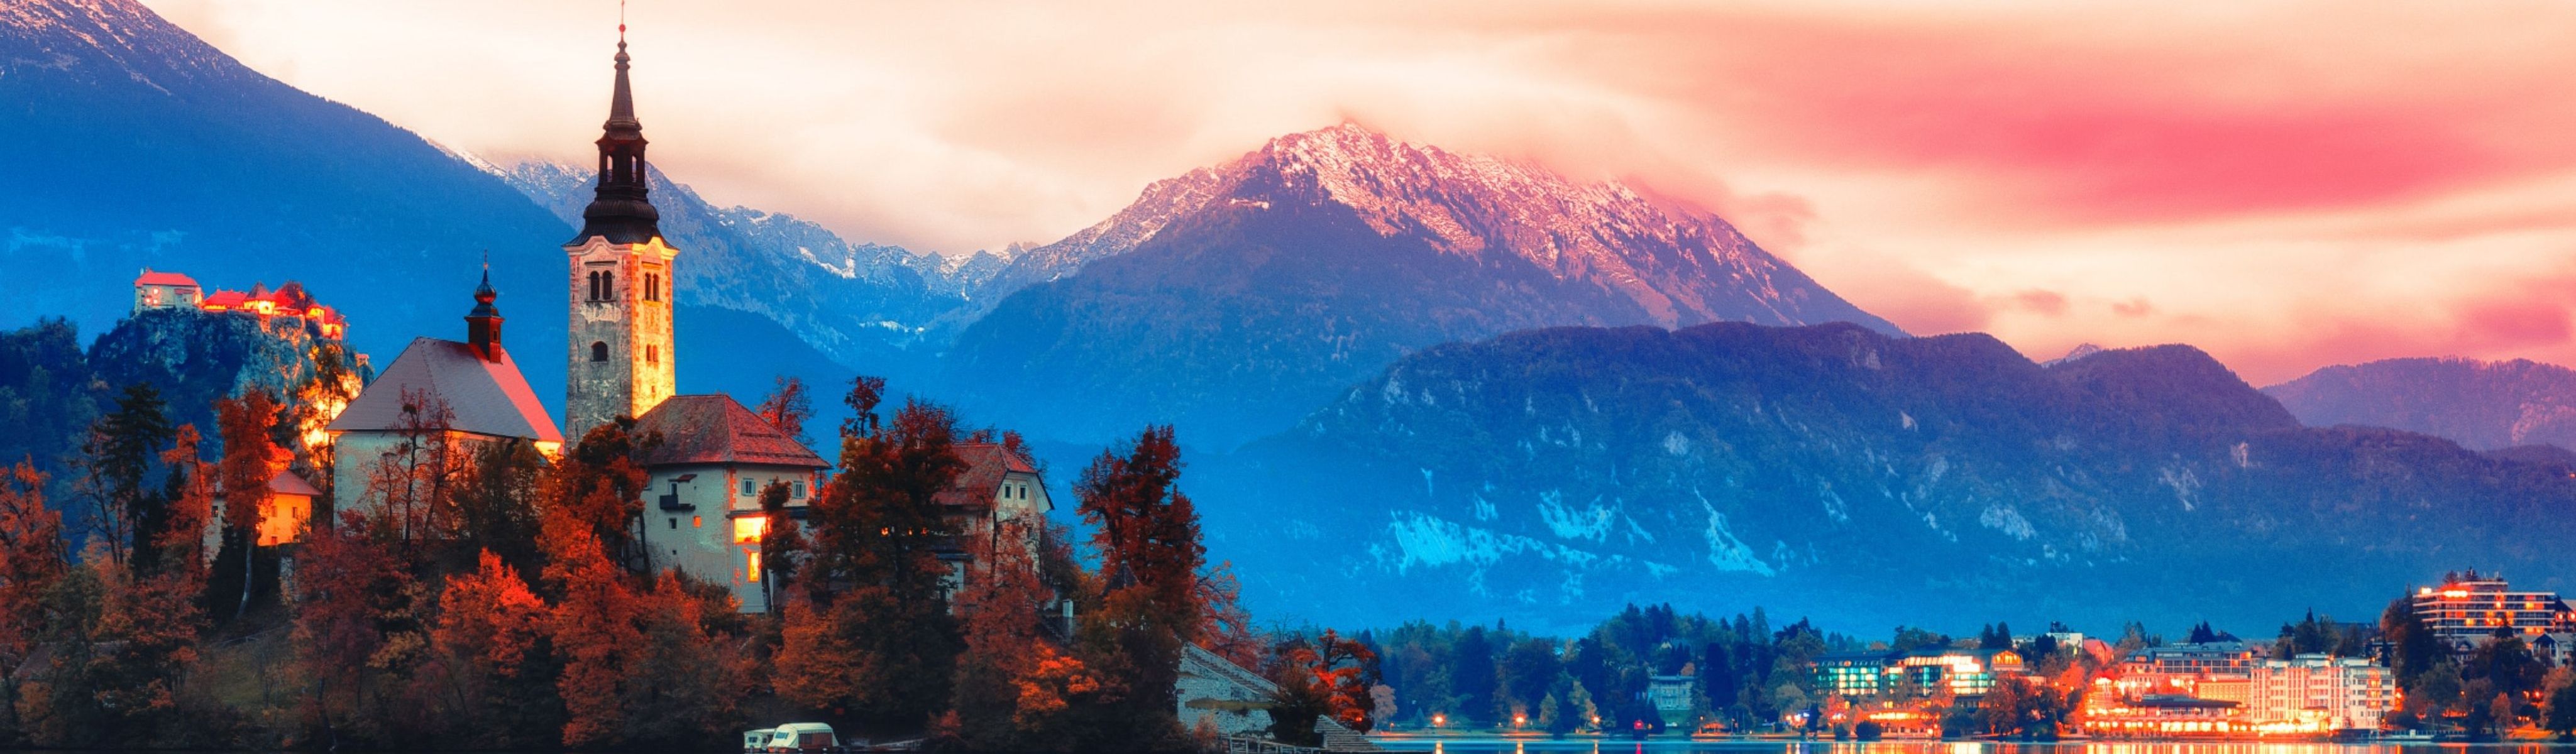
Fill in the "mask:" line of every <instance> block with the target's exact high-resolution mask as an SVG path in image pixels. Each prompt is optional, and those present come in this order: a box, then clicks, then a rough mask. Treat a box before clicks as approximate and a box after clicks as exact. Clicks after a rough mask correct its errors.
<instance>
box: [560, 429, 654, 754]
mask: <svg viewBox="0 0 2576 754" xmlns="http://www.w3.org/2000/svg"><path fill="white" fill-rule="evenodd" d="M615 426H617V425H615V424H604V425H601V428H600V429H595V430H593V431H592V432H591V434H590V437H591V438H599V437H602V431H603V430H607V429H608V428H610V427H615ZM584 444H585V445H587V444H590V443H588V442H587V441H585V442H584ZM613 461H614V459H612V462H613ZM600 489H606V488H605V487H597V488H593V489H592V493H593V494H597V493H598V490H600ZM586 513H596V510H594V509H591V508H588V507H586V506H585V507H559V508H555V509H553V510H550V511H548V513H547V516H546V522H545V543H546V549H547V556H548V558H549V562H548V563H547V565H546V570H545V578H546V581H547V583H548V585H549V586H551V587H552V588H553V589H554V591H555V592H556V593H557V594H559V595H561V597H560V599H559V600H558V601H557V602H556V603H555V607H554V610H553V613H552V615H551V616H550V620H549V621H548V632H549V633H551V634H552V635H553V636H554V637H555V651H556V652H557V653H558V655H559V656H560V657H562V659H563V674H562V676H561V677H560V678H559V679H558V680H557V681H556V684H555V688H556V691H557V693H558V694H560V695H561V696H562V698H563V701H564V713H565V720H564V726H563V737H562V743H563V745H564V746H569V747H575V748H599V747H609V746H615V745H618V744H620V743H623V742H624V738H625V735H626V728H627V718H626V715H627V709H626V705H625V702H626V692H627V687H626V685H627V680H628V679H627V673H628V668H627V664H628V663H629V662H630V661H632V659H633V654H634V653H635V652H637V651H638V650H640V649H641V645H642V643H643V633H642V632H641V631H639V630H637V629H636V625H635V620H636V616H637V611H638V610H639V609H640V608H639V607H638V605H637V604H636V598H635V595H634V593H633V592H632V591H631V590H630V589H629V588H628V587H627V585H626V582H625V578H624V576H625V574H624V572H623V571H622V570H620V569H619V568H618V567H617V565H616V564H615V563H613V562H610V560H609V556H608V553H607V552H606V550H605V548H604V547H603V546H602V545H601V543H600V539H599V535H598V531H597V529H596V528H595V527H596V525H597V520H596V519H592V518H588V517H586V516H585V515H584V514H586ZM617 528H619V529H623V528H624V527H622V526H621V527H617Z"/></svg>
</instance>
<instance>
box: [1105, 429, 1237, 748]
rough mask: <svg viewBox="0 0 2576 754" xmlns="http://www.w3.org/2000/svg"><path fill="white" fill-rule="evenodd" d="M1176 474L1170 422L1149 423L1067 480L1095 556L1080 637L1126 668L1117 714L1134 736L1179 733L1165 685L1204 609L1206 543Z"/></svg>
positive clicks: (1178, 468) (1178, 471)
mask: <svg viewBox="0 0 2576 754" xmlns="http://www.w3.org/2000/svg"><path fill="white" fill-rule="evenodd" d="M1180 475H1181V459H1180V446H1179V445H1178V444H1177V443H1176V442H1174V440H1173V435H1172V428H1171V427H1168V426H1162V427H1148V428H1146V430H1145V431H1144V432H1143V433H1141V434H1139V435H1138V436H1137V438H1136V440H1135V442H1134V444H1133V445H1132V446H1130V447H1129V449H1128V452H1127V453H1126V454H1125V455H1123V456H1122V455H1120V454H1117V453H1115V452H1103V453H1101V454H1100V456H1099V457H1098V458H1096V459H1094V460H1093V461H1092V463H1091V465H1090V466H1089V467H1087V468H1085V469H1084V470H1083V472H1082V477H1081V479H1080V481H1078V482H1076V483H1075V485H1074V492H1075V495H1076V496H1077V497H1078V498H1079V500H1080V506H1079V510H1080V511H1081V513H1082V518H1083V520H1084V521H1086V522H1088V523H1090V524H1091V525H1092V526H1093V527H1094V530H1095V533H1094V535H1093V537H1092V545H1093V548H1094V550H1095V551H1096V553H1097V555H1098V557H1099V558H1100V581H1099V585H1100V589H1101V594H1100V596H1099V598H1098V600H1097V601H1098V604H1099V607H1098V608H1097V609H1094V610H1092V611H1091V612H1090V614H1089V616H1088V617H1087V618H1086V619H1085V620H1084V621H1083V626H1082V636H1081V641H1082V642H1083V644H1084V645H1085V647H1086V648H1087V649H1089V650H1090V651H1092V652H1094V653H1100V654H1110V655H1115V656H1116V657H1117V658H1118V662H1117V663H1115V664H1117V665H1119V666H1122V667H1124V668H1126V669H1127V672H1129V673H1130V675H1128V676H1127V677H1126V678H1124V679H1122V680H1123V682H1124V684H1125V685H1126V686H1127V687H1128V688H1129V689H1131V692H1130V693H1129V694H1128V697H1127V698H1126V699H1124V700H1122V704H1124V705H1126V708H1125V709H1124V710H1123V714H1124V715H1125V716H1126V717H1127V719H1129V720H1131V721H1132V722H1133V723H1134V724H1136V725H1138V726H1140V728H1139V731H1140V735H1148V736H1150V735H1154V734H1156V733H1165V732H1167V733H1168V734H1169V737H1175V738H1176V737H1178V736H1179V735H1180V734H1179V732H1178V728H1179V720H1178V719H1177V717H1175V716H1174V715H1173V710H1174V709H1176V707H1175V705H1176V704H1177V702H1175V700H1174V697H1173V694H1174V693H1175V692H1174V690H1173V689H1174V686H1173V683H1174V682H1175V681H1176V680H1177V674H1178V672H1179V667H1180V658H1181V652H1182V647H1183V646H1184V645H1187V644H1189V643H1192V642H1195V641H1197V639H1198V631H1199V629H1200V627H1201V626H1202V625H1203V620H1202V616H1203V611H1204V610H1205V609H1206V605H1204V604H1203V603H1201V602H1200V591H1199V583H1200V581H1199V579H1200V572H1199V571H1200V568H1201V567H1202V565H1203V564H1204V562H1205V556H1206V555H1205V554H1206V550H1205V548H1204V547H1202V546H1201V545H1200V543H1199V528H1198V526H1199V525H1198V513H1197V511H1196V509H1195V508H1193V507H1192V505H1191V503H1190V498H1189V496H1188V495H1185V494H1182V493H1181V491H1180V490H1179V489H1178V488H1177V487H1175V486H1174V483H1175V482H1176V481H1178V480H1179V478H1180ZM1144 726H1160V727H1163V728H1167V729H1168V730H1167V731H1155V730H1150V729H1147V728H1146V727H1144Z"/></svg>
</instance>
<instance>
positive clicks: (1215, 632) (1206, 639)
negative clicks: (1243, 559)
mask: <svg viewBox="0 0 2576 754" xmlns="http://www.w3.org/2000/svg"><path fill="white" fill-rule="evenodd" d="M1198 592H1199V593H1198V600H1199V604H1201V605H1204V606H1206V608H1205V609H1204V610H1201V611H1200V613H1199V627H1198V630H1197V632H1196V633H1197V635H1198V639H1197V641H1198V645H1199V648H1200V649H1204V650H1207V651H1209V652H1212V653H1215V654H1216V656H1218V657H1223V658H1225V659H1226V660H1227V661H1228V662H1232V663H1234V664H1236V665H1241V666H1243V667H1247V668H1249V667H1258V666H1260V665H1261V652H1262V650H1263V648H1264V647H1265V645H1266V644H1267V642H1265V641H1264V640H1263V639H1262V636H1261V633H1260V631H1258V630H1256V629H1254V628H1253V626H1252V611H1250V610H1246V609H1244V607H1243V602H1242V599H1243V583H1242V581H1241V580H1239V579H1236V578H1235V576H1234V564H1233V563H1231V562H1226V563H1219V564H1217V566H1216V567H1215V568H1214V569H1211V570H1209V571H1208V572H1207V573H1205V574H1201V575H1200V577H1199V590H1198Z"/></svg>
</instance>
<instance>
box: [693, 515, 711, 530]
mask: <svg viewBox="0 0 2576 754" xmlns="http://www.w3.org/2000/svg"><path fill="white" fill-rule="evenodd" d="M689 528H691V529H704V528H707V517H705V516H690V517H689Z"/></svg>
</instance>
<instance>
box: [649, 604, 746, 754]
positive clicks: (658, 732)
mask: <svg viewBox="0 0 2576 754" xmlns="http://www.w3.org/2000/svg"><path fill="white" fill-rule="evenodd" d="M636 597H637V598H636V610H635V612H634V616H635V621H636V625H635V635H636V637H637V638H638V640H639V643H638V644H637V645H636V647H635V651H634V652H633V653H632V654H631V655H630V656H629V657H628V658H627V660H626V662H627V666H626V680H625V684H624V687H623V692H624V696H623V698H622V699H621V702H622V703H621V705H620V706H621V707H622V708H623V709H622V712H624V714H625V716H626V729H625V730H624V731H623V734H622V735H621V736H620V737H619V738H620V740H623V741H625V742H626V743H627V744H628V745H630V746H635V747H638V748H647V749H665V750H685V749H697V748H707V747H709V746H710V745H711V744H714V743H717V742H719V741H721V739H720V738H718V736H721V735H722V734H723V733H725V732H729V731H732V730H735V729H738V728H739V727H740V725H741V723H742V716H741V713H740V710H739V709H738V708H737V706H736V700H739V699H741V698H742V697H743V696H744V694H745V692H746V691H748V690H749V689H750V686H751V663H750V659H749V657H748V656H746V655H745V654H743V652H742V647H743V644H744V641H743V638H744V637H743V636H741V635H740V633H739V631H738V630H737V629H738V628H739V627H740V626H739V621H738V620H732V619H733V618H734V617H735V614H736V611H737V610H738V609H739V605H738V604H737V603H736V602H735V600H734V598H733V593H732V592H731V590H729V589H726V588H725V587H723V586H721V585H712V586H711V585H708V584H704V583H702V582H697V581H694V580H692V579H690V578H689V577H687V576H684V575H681V574H680V573H679V572H677V571H663V572H662V573H661V574H659V575H658V576H657V577H655V579H654V581H653V588H652V589H651V590H649V591H645V592H642V593H640V594H638V595H637V596H636Z"/></svg>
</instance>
